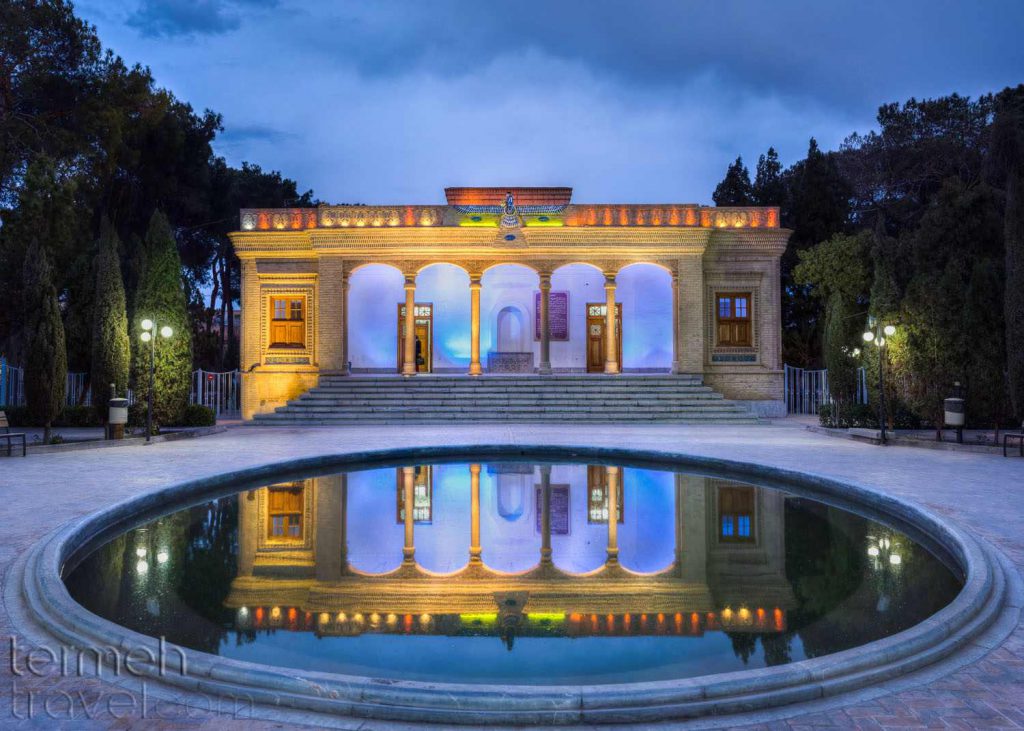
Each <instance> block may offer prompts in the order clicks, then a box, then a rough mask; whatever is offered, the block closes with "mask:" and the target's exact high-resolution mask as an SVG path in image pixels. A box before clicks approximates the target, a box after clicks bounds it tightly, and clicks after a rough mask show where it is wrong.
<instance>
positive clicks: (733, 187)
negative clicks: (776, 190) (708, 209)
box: [711, 157, 754, 206]
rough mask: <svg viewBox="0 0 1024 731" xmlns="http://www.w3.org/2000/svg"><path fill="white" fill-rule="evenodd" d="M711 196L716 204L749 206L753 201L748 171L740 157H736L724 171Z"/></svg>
mask: <svg viewBox="0 0 1024 731" xmlns="http://www.w3.org/2000/svg"><path fill="white" fill-rule="evenodd" d="M711 198H712V199H713V200H714V201H715V205H716V206H749V205H751V204H752V203H753V202H754V198H753V187H752V186H751V184H750V171H749V170H747V166H746V165H744V164H743V158H742V157H737V158H736V162H734V163H733V164H732V165H730V166H729V168H728V169H727V170H726V171H725V178H723V179H722V182H721V183H719V184H718V187H716V188H715V192H714V194H713V195H712V196H711Z"/></svg>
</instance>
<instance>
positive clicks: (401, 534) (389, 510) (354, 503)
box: [345, 468, 405, 574]
mask: <svg viewBox="0 0 1024 731" xmlns="http://www.w3.org/2000/svg"><path fill="white" fill-rule="evenodd" d="M347 479H348V506H347V510H346V515H347V518H348V520H347V524H346V526H345V532H346V536H347V537H348V562H349V566H351V568H352V570H353V571H356V572H358V573H364V574H385V573H387V572H389V571H394V570H395V569H397V568H398V567H399V566H400V565H401V564H402V545H403V543H404V541H405V525H404V523H402V521H400V520H396V512H397V511H396V499H397V493H396V481H395V479H396V478H395V470H394V468H388V469H380V470H359V471H356V472H350V473H349V474H348V478H347Z"/></svg>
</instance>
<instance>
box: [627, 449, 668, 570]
mask: <svg viewBox="0 0 1024 731" xmlns="http://www.w3.org/2000/svg"><path fill="white" fill-rule="evenodd" d="M675 477H676V476H675V474H673V473H671V472H663V471H661V470H643V469H634V468H632V467H628V468H625V469H623V470H622V513H623V515H622V523H621V524H620V525H619V562H620V563H621V564H622V565H623V566H624V567H625V568H627V569H630V570H632V571H638V572H641V573H654V572H657V571H663V570H665V569H667V568H669V567H670V566H671V565H672V562H673V561H675V549H676V530H675V521H676V489H675Z"/></svg>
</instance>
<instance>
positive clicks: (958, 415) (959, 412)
mask: <svg viewBox="0 0 1024 731" xmlns="http://www.w3.org/2000/svg"><path fill="white" fill-rule="evenodd" d="M942 406H943V408H944V409H945V411H946V418H945V421H946V426H951V427H953V428H954V429H956V441H957V443H959V444H963V442H964V400H963V399H962V398H959V397H957V396H953V397H951V398H948V399H943V401H942Z"/></svg>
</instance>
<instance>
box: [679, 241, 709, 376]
mask: <svg viewBox="0 0 1024 731" xmlns="http://www.w3.org/2000/svg"><path fill="white" fill-rule="evenodd" d="M677 279H678V282H677V284H676V290H677V294H676V298H677V304H678V307H677V309H678V311H679V315H678V317H679V330H678V334H677V338H678V341H679V346H680V347H679V355H678V357H677V358H676V361H677V362H678V364H679V372H680V373H696V374H703V373H704V257H703V255H701V254H693V255H690V256H684V257H683V258H681V259H680V260H679V273H678V277H677Z"/></svg>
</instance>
